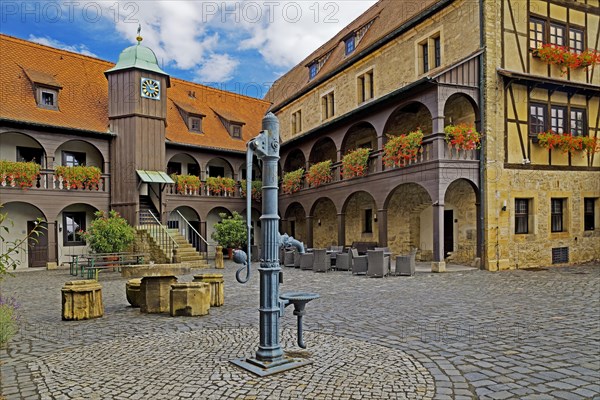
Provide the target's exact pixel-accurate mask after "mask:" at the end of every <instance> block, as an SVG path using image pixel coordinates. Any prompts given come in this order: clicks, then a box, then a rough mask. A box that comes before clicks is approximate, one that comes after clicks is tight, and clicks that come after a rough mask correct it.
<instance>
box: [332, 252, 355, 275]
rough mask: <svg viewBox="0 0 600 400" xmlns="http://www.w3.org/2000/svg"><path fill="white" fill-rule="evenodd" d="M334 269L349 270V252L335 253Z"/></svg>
mask: <svg viewBox="0 0 600 400" xmlns="http://www.w3.org/2000/svg"><path fill="white" fill-rule="evenodd" d="M335 269H337V270H338V271H350V269H352V266H351V265H350V253H338V254H336V255H335Z"/></svg>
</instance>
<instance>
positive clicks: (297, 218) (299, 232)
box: [282, 202, 308, 242]
mask: <svg viewBox="0 0 600 400" xmlns="http://www.w3.org/2000/svg"><path fill="white" fill-rule="evenodd" d="M284 219H285V225H284V228H285V232H282V233H287V234H288V235H290V236H293V237H294V239H297V240H299V241H301V242H306V239H307V238H308V235H307V230H306V228H307V224H306V211H305V210H304V207H303V206H302V204H300V203H298V202H294V203H291V204H290V205H289V206H288V207H287V209H286V210H285V218H284Z"/></svg>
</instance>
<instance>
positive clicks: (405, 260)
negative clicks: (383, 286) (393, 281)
mask: <svg viewBox="0 0 600 400" xmlns="http://www.w3.org/2000/svg"><path fill="white" fill-rule="evenodd" d="M416 255H417V248H416V247H413V249H412V250H411V251H410V253H408V255H405V256H397V257H396V275H400V276H413V275H414V274H415V266H416V261H415V257H416Z"/></svg>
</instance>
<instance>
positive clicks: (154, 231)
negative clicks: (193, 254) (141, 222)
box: [145, 210, 179, 262]
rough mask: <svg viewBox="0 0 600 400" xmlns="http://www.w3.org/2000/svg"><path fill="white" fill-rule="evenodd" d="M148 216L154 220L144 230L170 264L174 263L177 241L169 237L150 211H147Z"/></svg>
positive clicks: (165, 229) (167, 232)
mask: <svg viewBox="0 0 600 400" xmlns="http://www.w3.org/2000/svg"><path fill="white" fill-rule="evenodd" d="M147 212H148V214H150V216H151V217H152V219H153V220H154V222H155V223H154V224H148V225H146V226H145V227H146V229H147V231H148V233H149V234H150V236H151V237H152V239H154V241H155V242H156V244H157V245H158V246H159V247H160V248H161V249H162V250H163V251H164V252H165V255H166V256H167V257H170V258H171V262H175V249H177V248H178V247H179V245H178V244H177V241H176V240H175V239H174V238H173V236H171V234H170V233H169V231H168V230H167V228H166V227H165V226H164V225H163V224H161V223H160V221H159V220H158V218H156V216H155V215H154V213H153V212H152V211H150V210H147Z"/></svg>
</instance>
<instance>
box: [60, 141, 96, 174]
mask: <svg viewBox="0 0 600 400" xmlns="http://www.w3.org/2000/svg"><path fill="white" fill-rule="evenodd" d="M54 165H64V166H68V167H76V166H79V165H85V166H86V167H98V168H100V171H102V172H107V171H104V157H102V153H100V150H98V148H97V147H96V146H94V145H93V144H91V143H88V142H84V141H83V140H69V141H68V142H65V143H63V144H61V145H60V146H59V147H58V148H57V149H56V151H55V152H54Z"/></svg>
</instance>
